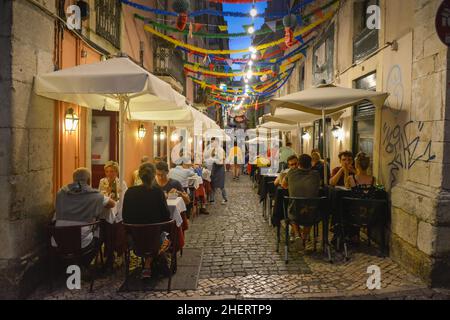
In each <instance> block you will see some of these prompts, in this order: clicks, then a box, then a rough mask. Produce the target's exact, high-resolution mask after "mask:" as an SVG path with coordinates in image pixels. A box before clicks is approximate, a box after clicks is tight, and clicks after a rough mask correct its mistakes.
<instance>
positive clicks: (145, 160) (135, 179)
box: [133, 156, 150, 186]
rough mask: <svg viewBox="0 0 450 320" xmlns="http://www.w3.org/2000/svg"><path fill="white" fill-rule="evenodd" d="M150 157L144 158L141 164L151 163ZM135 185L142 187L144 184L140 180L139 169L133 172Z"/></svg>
mask: <svg viewBox="0 0 450 320" xmlns="http://www.w3.org/2000/svg"><path fill="white" fill-rule="evenodd" d="M149 160H150V159H149V157H148V156H143V157H142V159H141V164H143V163H147V162H149ZM133 181H134V183H133V185H135V186H140V185H141V184H142V181H141V178H139V168H138V169H136V170H135V171H134V172H133Z"/></svg>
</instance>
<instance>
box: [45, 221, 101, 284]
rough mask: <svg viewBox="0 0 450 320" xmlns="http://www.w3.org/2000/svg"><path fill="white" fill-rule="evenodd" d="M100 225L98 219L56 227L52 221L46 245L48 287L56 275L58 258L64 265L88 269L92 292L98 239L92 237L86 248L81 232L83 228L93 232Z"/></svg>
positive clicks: (98, 248) (98, 247)
mask: <svg viewBox="0 0 450 320" xmlns="http://www.w3.org/2000/svg"><path fill="white" fill-rule="evenodd" d="M99 225H100V221H97V222H93V223H86V224H83V225H77V226H68V227H57V226H55V223H54V222H52V223H51V224H50V225H49V226H48V228H47V231H48V247H49V260H50V261H49V266H50V277H49V278H50V287H51V288H53V280H54V277H55V276H56V262H57V259H58V258H59V259H60V260H62V261H63V263H64V265H65V266H67V265H69V264H75V265H78V266H85V267H86V268H87V269H88V270H89V275H90V278H91V279H90V280H91V281H90V282H91V283H90V287H89V292H92V288H93V287H94V279H95V276H94V270H96V268H97V262H98V257H99V253H100V241H98V239H97V238H95V237H94V240H93V242H92V243H91V244H90V245H89V246H88V247H86V248H83V247H82V243H81V241H82V239H81V234H82V230H83V228H91V232H95V231H96V230H97V228H98V227H99ZM83 231H84V230H83ZM52 239H53V240H54V242H55V243H56V245H57V246H56V247H54V246H53V245H52ZM94 258H95V264H94V265H93V266H92V264H91V261H92V259H94Z"/></svg>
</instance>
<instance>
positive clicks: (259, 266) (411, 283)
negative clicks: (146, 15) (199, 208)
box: [31, 176, 449, 299]
mask: <svg viewBox="0 0 450 320" xmlns="http://www.w3.org/2000/svg"><path fill="white" fill-rule="evenodd" d="M227 191H228V193H229V202H228V204H227V205H221V204H220V201H219V200H221V198H220V196H219V195H218V197H216V204H215V205H212V206H209V208H208V210H209V211H210V212H211V214H210V215H209V216H204V215H202V216H200V217H198V218H196V219H195V220H194V221H193V222H191V224H190V227H189V230H188V231H187V233H186V248H199V249H202V250H203V259H202V265H201V268H200V277H199V283H198V288H197V290H188V291H178V290H173V291H172V292H170V293H167V292H166V291H161V292H130V293H123V292H121V293H119V292H117V290H118V288H119V287H120V285H121V284H122V282H123V277H124V274H123V271H122V269H118V270H117V271H116V272H115V274H114V275H113V276H110V277H108V278H104V279H100V280H98V281H96V282H95V287H94V292H93V293H88V292H87V287H88V285H86V284H85V283H84V286H83V287H82V290H74V291H69V290H67V289H63V288H61V289H58V290H55V291H53V292H52V293H50V294H49V293H48V292H47V288H46V287H45V286H44V287H42V288H41V289H39V290H38V291H37V292H36V293H35V294H34V295H33V296H32V297H31V298H32V299H165V298H170V299H340V298H346V299H351V298H355V299H359V298H364V299H406V298H408V299H410V298H411V299H431V298H433V299H437V298H448V297H449V295H448V293H446V292H444V291H435V290H430V289H427V287H426V286H425V285H424V284H423V283H421V282H420V281H419V280H418V279H417V278H415V277H413V276H411V275H409V274H408V273H406V272H405V271H403V270H402V269H401V268H400V267H399V266H398V265H396V264H395V263H394V262H392V260H390V259H389V258H384V259H383V258H379V257H378V256H377V254H376V251H375V249H373V250H368V249H366V247H365V245H364V244H363V245H362V246H361V247H360V248H358V250H356V251H355V252H352V253H351V259H350V261H348V262H345V261H344V260H343V259H342V258H340V257H339V256H338V255H336V254H334V255H333V256H334V260H335V261H334V263H333V264H330V263H328V262H327V261H326V259H325V257H324V255H323V254H322V253H321V251H320V250H319V252H318V253H314V252H312V250H310V248H307V251H306V253H305V252H304V251H303V250H302V251H301V250H300V249H301V246H302V245H301V244H297V243H296V244H294V245H293V246H292V248H291V250H290V262H289V264H287V265H286V264H285V262H284V260H283V254H282V253H281V252H282V248H281V250H280V253H277V252H276V232H275V229H273V228H272V227H270V226H269V224H268V222H267V221H266V220H265V219H264V218H263V217H262V207H261V205H260V204H259V203H258V196H257V195H256V192H255V191H254V189H253V188H252V185H251V182H250V180H249V179H248V177H246V176H243V177H242V178H241V180H240V181H238V182H235V181H231V179H228V183H227ZM300 251H301V252H300ZM370 265H377V266H379V267H380V268H381V272H382V274H381V276H382V289H381V290H375V291H369V290H368V289H367V288H366V281H367V278H368V276H369V275H368V274H367V267H368V266H370Z"/></svg>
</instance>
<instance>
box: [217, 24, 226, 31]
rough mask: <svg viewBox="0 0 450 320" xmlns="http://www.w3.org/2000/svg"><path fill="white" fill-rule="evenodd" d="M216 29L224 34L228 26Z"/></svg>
mask: <svg viewBox="0 0 450 320" xmlns="http://www.w3.org/2000/svg"><path fill="white" fill-rule="evenodd" d="M218 27H219V30H220V31H222V32H225V31H227V30H228V26H227V25H223V26H218Z"/></svg>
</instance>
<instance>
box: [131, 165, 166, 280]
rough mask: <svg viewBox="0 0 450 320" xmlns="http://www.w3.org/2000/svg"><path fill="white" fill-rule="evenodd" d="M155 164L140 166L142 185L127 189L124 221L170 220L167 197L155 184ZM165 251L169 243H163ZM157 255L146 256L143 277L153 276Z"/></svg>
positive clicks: (149, 221) (144, 222)
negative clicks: (152, 269) (153, 263)
mask: <svg viewBox="0 0 450 320" xmlns="http://www.w3.org/2000/svg"><path fill="white" fill-rule="evenodd" d="M155 171H156V170H155V166H154V165H153V164H151V163H143V164H142V165H141V167H140V168H139V177H140V178H141V180H142V183H143V184H142V185H140V186H134V187H131V188H129V189H128V190H127V192H126V193H125V197H124V202H123V221H124V222H125V223H127V224H154V223H162V222H166V221H170V211H169V208H168V207H167V201H166V197H165V195H164V192H163V191H162V190H161V188H159V187H156V186H155V185H154V180H155ZM163 244H164V248H163V247H162V248H161V249H162V251H160V253H162V252H163V251H165V250H167V248H168V245H167V243H163ZM163 249H164V250H163ZM155 258H157V257H150V256H148V257H145V260H144V268H143V270H142V277H143V278H150V277H151V267H152V262H153V260H154V259H155Z"/></svg>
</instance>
